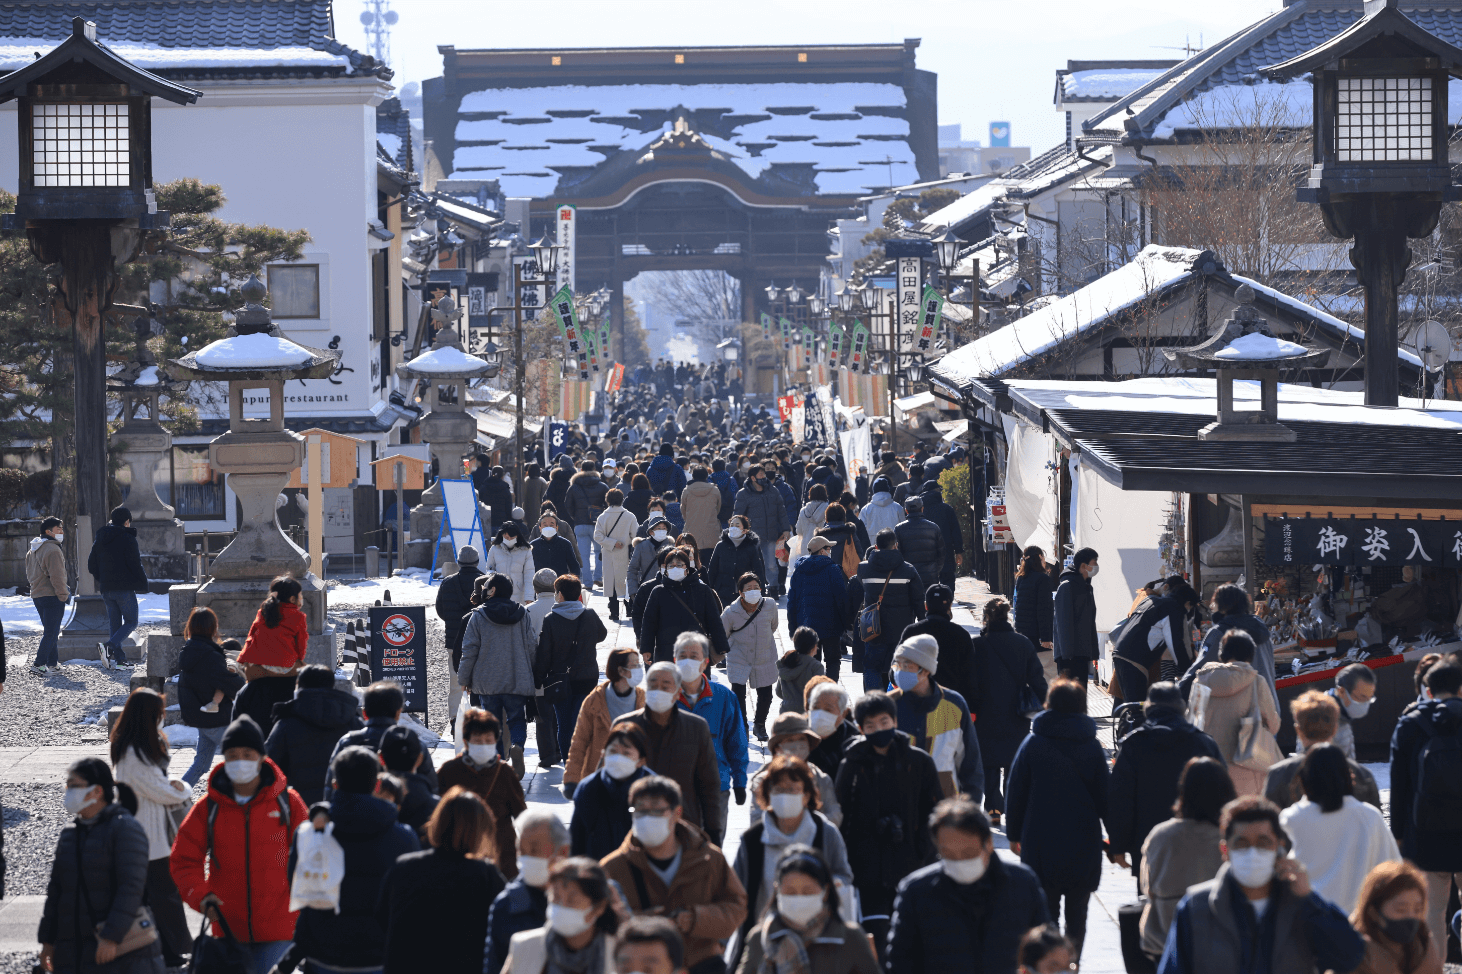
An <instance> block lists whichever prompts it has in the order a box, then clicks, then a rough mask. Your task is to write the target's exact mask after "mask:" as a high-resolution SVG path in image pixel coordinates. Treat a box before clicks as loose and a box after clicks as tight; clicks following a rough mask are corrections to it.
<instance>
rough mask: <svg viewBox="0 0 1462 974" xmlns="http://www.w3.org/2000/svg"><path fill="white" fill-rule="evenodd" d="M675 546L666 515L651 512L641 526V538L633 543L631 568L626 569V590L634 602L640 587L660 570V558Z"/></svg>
mask: <svg viewBox="0 0 1462 974" xmlns="http://www.w3.org/2000/svg"><path fill="white" fill-rule="evenodd" d="M674 546H675V542H674V541H673V540H671V538H670V522H669V521H667V520H665V515H664V514H661V513H655V512H651V513H649V514H648V515H647V517H646V520H645V522H644V524H642V525H641V526H640V537H638V538H636V539H635V540H634V543H633V546H632V547H633V552H632V553H631V554H630V558H629V566H628V567H627V568H626V569H625V582H624V590H625V591H626V592H628V593H629V597H630V600H631V601H633V600H634V598H635V596H636V595H637V594H638V593H639V590H640V586H641V585H644V584H645V583H646V582H648V581H649V580H650V579H651V578H653V577H654V575H655V573H656V571H657V570H658V569H659V567H660V564H659V556H660V555H661V554H662V553H663V552H665V551H666V550H668V549H670V548H672V547H674Z"/></svg>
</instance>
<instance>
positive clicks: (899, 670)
mask: <svg viewBox="0 0 1462 974" xmlns="http://www.w3.org/2000/svg"><path fill="white" fill-rule="evenodd" d="M938 669H939V641H938V640H936V639H935V638H934V637H933V636H929V635H918V636H912V637H910V638H908V639H905V640H904V641H903V642H901V643H899V644H898V648H896V649H895V650H894V652H893V678H894V682H895V683H896V684H898V689H896V690H894V691H893V692H891V693H890V694H889V696H890V697H892V698H893V700H894V702H895V704H896V705H897V707H898V729H899V730H901V731H903V732H904V733H905V734H908V735H910V736H911V737H913V738H914V746H915V747H917V748H920V749H921V750H923V751H926V752H928V754H929V756H930V757H932V758H934V767H935V769H936V770H937V771H938V772H939V784H940V786H941V787H942V788H943V789H944V797H946V798H952V797H954V796H955V795H956V794H965V795H967V796H969V797H970V798H971V799H972V800H974V802H975V803H976V804H979V803H980V802H982V801H983V800H984V797H985V768H984V765H983V763H982V762H981V760H980V740H979V738H978V737H976V736H975V724H974V721H973V720H972V719H971V718H970V708H969V705H968V704H967V703H966V702H965V698H964V697H963V695H961V694H959V693H957V692H956V691H954V690H949V689H946V688H945V687H942V686H940V685H939V684H938V683H936V682H934V674H935V673H936V672H937V671H938Z"/></svg>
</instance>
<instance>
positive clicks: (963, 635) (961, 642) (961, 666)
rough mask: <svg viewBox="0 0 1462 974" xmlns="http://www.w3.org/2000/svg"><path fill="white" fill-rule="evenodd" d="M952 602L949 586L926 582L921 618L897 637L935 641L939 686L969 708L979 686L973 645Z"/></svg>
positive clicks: (951, 590) (974, 699)
mask: <svg viewBox="0 0 1462 974" xmlns="http://www.w3.org/2000/svg"><path fill="white" fill-rule="evenodd" d="M953 605H954V591H953V589H951V588H950V587H949V586H947V585H944V584H935V585H930V586H929V587H928V588H927V589H925V591H924V606H925V609H926V614H925V616H924V618H923V619H920V620H919V621H918V622H914V623H910V624H909V625H908V626H906V627H905V628H904V631H903V632H902V633H901V634H900V636H901V638H902V639H905V640H907V639H909V638H911V637H913V636H926V637H931V638H933V639H934V641H935V642H936V643H938V644H939V651H938V655H937V658H938V660H939V685H940V686H942V687H945V688H946V689H949V690H953V691H954V692H955V693H958V694H959V695H960V696H962V697H964V699H965V703H967V704H969V705H970V706H971V707H973V706H974V704H975V702H978V700H977V699H976V697H977V691H978V689H979V687H978V686H977V683H976V680H975V644H974V640H972V639H971V638H970V634H969V633H968V632H966V631H965V628H964V626H961V625H960V624H959V623H957V622H955V621H954V615H953ZM972 701H973V702H972ZM976 723H978V721H977V722H976Z"/></svg>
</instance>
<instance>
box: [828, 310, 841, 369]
mask: <svg viewBox="0 0 1462 974" xmlns="http://www.w3.org/2000/svg"><path fill="white" fill-rule="evenodd" d="M843 340H844V335H843V329H842V326H841V325H839V324H838V323H837V322H832V323H831V324H829V325H828V326H827V364H828V367H829V368H831V369H834V370H836V369H837V368H838V367H839V366H840V365H842V361H841V359H842V356H843Z"/></svg>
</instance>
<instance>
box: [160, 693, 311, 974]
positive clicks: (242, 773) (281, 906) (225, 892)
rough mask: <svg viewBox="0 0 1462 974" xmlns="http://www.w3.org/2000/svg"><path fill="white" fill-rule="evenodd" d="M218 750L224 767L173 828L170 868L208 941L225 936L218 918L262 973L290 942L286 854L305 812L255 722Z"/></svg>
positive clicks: (232, 733)
mask: <svg viewBox="0 0 1462 974" xmlns="http://www.w3.org/2000/svg"><path fill="white" fill-rule="evenodd" d="M222 743H223V763H222V764H221V765H219V766H218V767H216V768H214V769H213V772H212V773H211V774H210V775H209V776H208V794H207V797H206V798H204V800H203V801H200V802H197V803H195V804H194V805H193V807H192V809H191V810H190V811H189V812H188V817H187V818H185V819H184V820H183V824H182V827H181V828H179V829H178V835H177V838H176V839H174V840H173V852H172V860H171V863H170V867H171V869H172V874H173V881H174V882H175V883H177V885H178V892H179V893H181V894H182V897H183V902H184V903H186V904H187V905H188V906H189V907H191V908H192V909H194V910H196V911H198V912H200V913H206V915H208V916H209V917H210V919H212V920H213V921H214V923H213V929H212V934H213V936H214V937H221V936H223V926H222V924H221V923H219V922H218V918H219V917H222V918H223V919H224V920H225V921H227V923H228V927H229V929H230V930H231V931H232V932H233V935H234V937H236V938H237V939H238V940H239V941H240V942H241V943H242V944H243V945H244V947H245V948H246V949H247V950H248V952H249V956H250V958H251V961H250V965H251V974H267V972H268V971H269V970H270V969H271V968H273V967H274V965H275V964H276V963H278V961H279V959H280V958H281V957H283V956H284V954H285V951H287V950H288V949H289V945H290V942H291V941H292V940H293V939H294V928H295V920H296V916H297V915H296V914H294V913H291V912H290V909H289V874H288V864H289V854H290V848H291V846H292V844H293V838H294V830H295V827H296V826H298V825H300V824H302V823H304V822H305V821H306V820H307V818H308V817H309V809H308V808H307V807H306V805H305V803H304V800H303V799H301V798H300V796H299V793H298V792H297V791H295V790H294V789H293V788H290V787H289V784H288V782H287V781H286V780H285V777H284V773H283V772H282V771H280V770H279V767H278V766H277V765H276V764H275V763H274V762H273V761H271V760H269V758H267V757H265V756H264V735H263V733H262V732H261V731H260V730H259V725H258V724H256V723H254V721H253V720H252V719H250V718H249V717H247V716H244V717H240V718H238V719H237V720H235V721H234V722H233V723H232V724H229V726H228V730H226V731H224V734H223V742H222ZM205 863H207V864H208V869H207V871H206V873H205V869H204V864H205Z"/></svg>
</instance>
